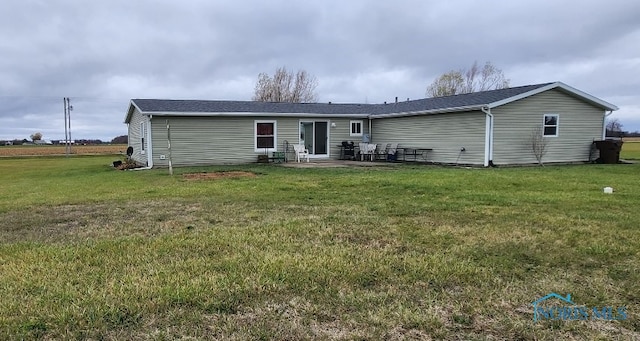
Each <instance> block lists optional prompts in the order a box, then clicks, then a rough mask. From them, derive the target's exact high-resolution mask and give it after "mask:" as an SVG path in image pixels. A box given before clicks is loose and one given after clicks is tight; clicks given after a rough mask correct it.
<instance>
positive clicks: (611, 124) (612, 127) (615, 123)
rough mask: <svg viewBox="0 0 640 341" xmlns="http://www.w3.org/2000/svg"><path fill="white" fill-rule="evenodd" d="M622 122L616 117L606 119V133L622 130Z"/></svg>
mask: <svg viewBox="0 0 640 341" xmlns="http://www.w3.org/2000/svg"><path fill="white" fill-rule="evenodd" d="M622 127H623V125H622V123H620V121H619V120H618V119H617V118H613V119H609V120H607V135H609V133H614V134H615V133H620V132H622Z"/></svg>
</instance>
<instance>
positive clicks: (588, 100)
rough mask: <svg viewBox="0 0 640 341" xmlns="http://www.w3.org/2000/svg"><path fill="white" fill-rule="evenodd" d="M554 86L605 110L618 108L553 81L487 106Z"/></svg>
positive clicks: (505, 102) (537, 92)
mask: <svg viewBox="0 0 640 341" xmlns="http://www.w3.org/2000/svg"><path fill="white" fill-rule="evenodd" d="M555 88H560V89H562V90H564V91H566V92H568V93H570V94H572V95H574V96H577V97H580V98H582V99H583V100H585V101H587V102H591V103H592V104H594V105H597V106H599V107H602V108H604V109H607V110H618V109H619V108H618V107H617V106H615V105H613V104H611V103H609V102H606V101H603V100H601V99H599V98H597V97H595V96H592V95H589V94H588V93H586V92H584V91H580V90H578V89H576V88H574V87H571V86H569V85H567V84H564V83H562V82H555V83H551V84H549V85H545V86H543V87H539V88H537V89H533V90H531V91H527V92H524V93H521V94H519V95H516V96H513V97H509V98H505V99H503V100H501V101H497V102H493V103H489V104H488V107H489V108H495V107H499V106H501V105H505V104H509V103H511V102H515V101H518V100H521V99H523V98H526V97H529V96H533V95H536V94H539V93H541V92H545V91H548V90H551V89H555Z"/></svg>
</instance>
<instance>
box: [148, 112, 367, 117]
mask: <svg viewBox="0 0 640 341" xmlns="http://www.w3.org/2000/svg"><path fill="white" fill-rule="evenodd" d="M143 114H144V115H156V116H181V117H320V118H324V117H334V118H340V117H345V118H362V119H365V118H367V115H366V114H313V113H280V112H178V111H170V112H164V111H163V112H160V111H157V112H145V113H143Z"/></svg>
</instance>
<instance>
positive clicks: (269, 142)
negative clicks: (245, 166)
mask: <svg viewBox="0 0 640 341" xmlns="http://www.w3.org/2000/svg"><path fill="white" fill-rule="evenodd" d="M255 136H256V138H255V151H256V152H263V151H265V150H271V151H275V150H276V122H275V121H255Z"/></svg>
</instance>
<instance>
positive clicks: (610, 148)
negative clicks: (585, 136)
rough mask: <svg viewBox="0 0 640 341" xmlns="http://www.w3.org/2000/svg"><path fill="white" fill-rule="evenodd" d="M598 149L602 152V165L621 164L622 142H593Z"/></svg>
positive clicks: (607, 140) (600, 158)
mask: <svg viewBox="0 0 640 341" xmlns="http://www.w3.org/2000/svg"><path fill="white" fill-rule="evenodd" d="M593 143H595V145H596V148H598V150H599V151H600V157H599V158H598V160H597V161H598V162H600V163H618V162H620V150H622V140H613V139H606V140H600V141H593Z"/></svg>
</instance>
